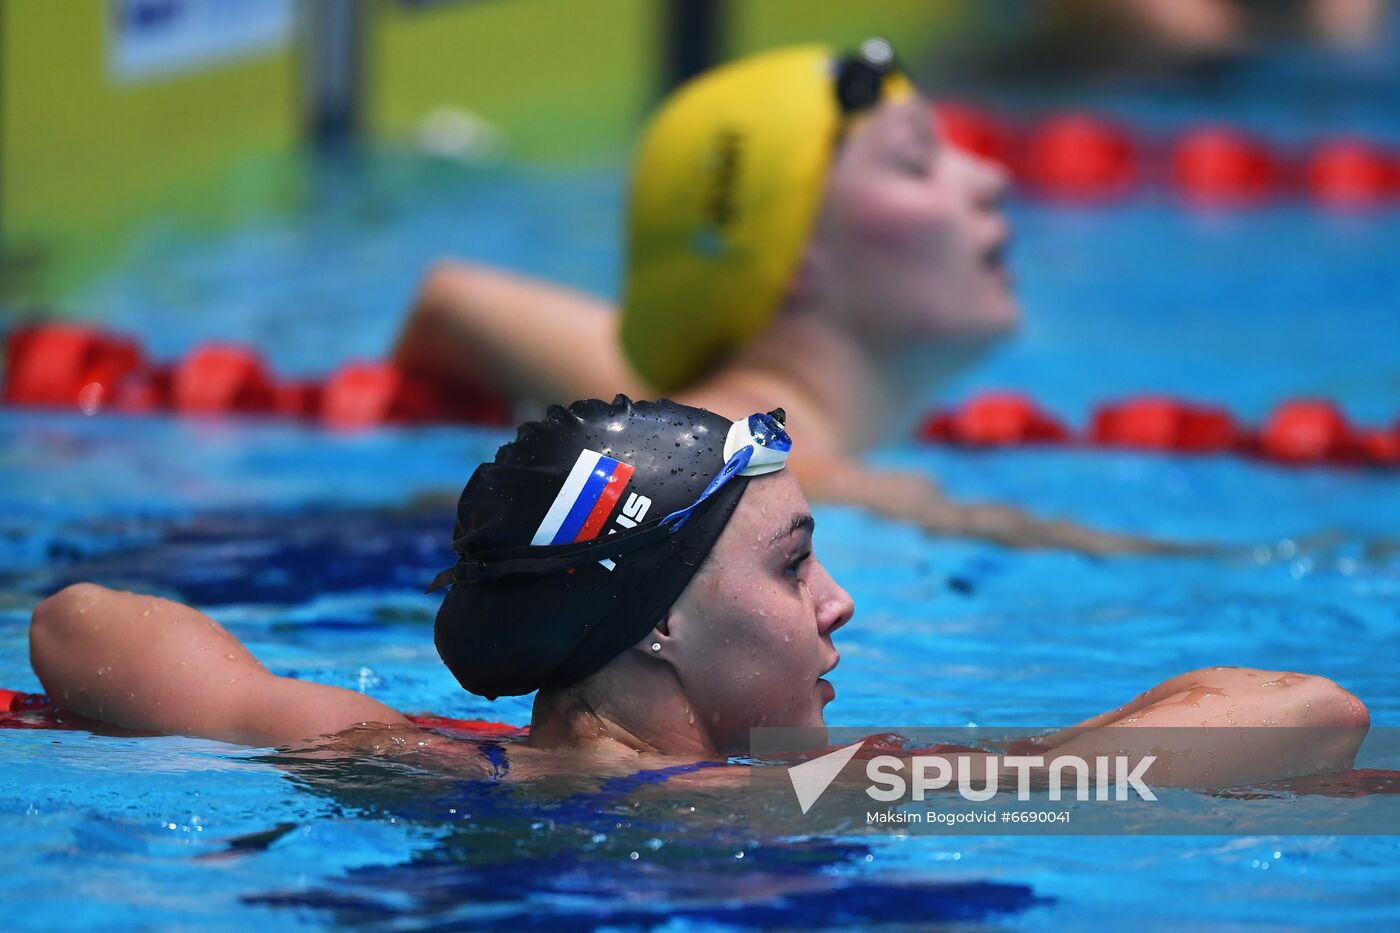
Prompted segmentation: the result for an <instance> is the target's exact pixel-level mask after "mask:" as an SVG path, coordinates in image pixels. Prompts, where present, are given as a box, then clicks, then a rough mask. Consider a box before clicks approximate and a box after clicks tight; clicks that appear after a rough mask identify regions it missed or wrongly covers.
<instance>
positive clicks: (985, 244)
mask: <svg viewBox="0 0 1400 933" xmlns="http://www.w3.org/2000/svg"><path fill="white" fill-rule="evenodd" d="M1006 188H1007V179H1006V177H1005V175H1004V173H1003V172H1002V171H1001V169H999V168H998V167H996V166H994V165H993V164H991V163H989V162H986V161H983V160H981V159H978V158H977V157H975V156H973V155H970V154H968V153H965V152H962V151H960V150H957V149H954V148H952V147H951V146H948V145H946V144H945V143H944V142H943V141H942V140H941V139H940V138H939V137H938V134H937V131H936V129H935V127H934V126H933V124H932V121H931V120H930V118H929V108H928V104H927V101H925V100H923V99H922V98H920V97H919V96H918V94H917V93H916V91H915V90H914V88H913V87H912V85H911V84H910V83H909V81H908V79H907V78H906V77H905V75H904V74H903V72H901V71H900V70H899V68H898V67H897V65H896V63H895V59H894V55H893V52H892V50H891V49H890V46H889V45H888V43H886V42H884V41H883V40H879V39H873V40H870V41H868V42H866V43H865V44H864V45H863V46H862V47H861V48H860V50H859V51H858V52H857V53H856V54H853V55H849V56H844V57H843V56H839V55H836V54H835V53H833V52H832V51H831V50H829V49H827V48H824V47H821V46H799V47H793V48H785V49H780V50H777V51H772V52H767V53H764V54H760V55H755V56H753V57H750V58H746V59H743V60H740V61H738V62H735V63H732V64H729V65H726V66H723V67H720V68H716V69H714V70H713V71H710V72H709V73H707V74H705V75H702V76H701V77H700V78H698V79H696V80H694V81H692V82H691V83H689V84H688V85H686V86H684V87H682V88H681V89H680V90H679V91H677V92H676V93H675V94H673V95H672V96H671V97H670V99H669V100H667V101H666V102H665V103H664V104H663V105H662V107H661V109H660V110H659V111H658V112H657V114H656V115H655V116H654V117H653V118H652V121H651V123H650V125H649V126H648V128H647V130H646V132H645V134H644V136H643V138H642V141H641V144H640V147H639V149H638V152H637V157H636V162H635V165H634V169H633V174H632V192H631V202H630V208H629V212H628V230H627V234H628V235H627V266H626V277H625V283H624V294H623V308H622V312H621V313H620V314H618V313H617V312H615V311H614V309H613V308H612V307H611V306H610V305H608V304H607V303H606V302H603V301H600V300H598V299H596V298H592V297H590V296H587V295H583V294H580V293H578V292H574V291H570V290H566V289H563V288H559V287H556V286H553V285H549V284H545V283H541V282H535V281H530V280H526V279H521V278H518V277H515V276H512V275H509V274H506V273H503V272H499V271H496V270H491V269H486V268H481V267H475V266H469V265H465V264H462V263H456V262H451V263H445V264H442V265H440V266H438V267H437V268H436V269H434V270H433V271H432V272H431V274H430V275H429V276H428V278H427V280H426V282H425V283H424V285H423V288H422V291H421V294H420V295H419V296H418V300H417V304H416V306H415V308H414V310H413V313H412V316H411V319H410V320H409V322H408V324H407V326H406V328H405V330H404V333H403V335H402V338H401V341H400V343H399V346H398V349H397V353H396V359H397V362H398V363H399V365H401V366H403V367H404V368H406V369H408V370H411V371H413V372H416V373H418V374H420V375H423V376H426V377H428V378H431V379H434V380H436V381H439V382H442V383H445V384H447V385H452V384H454V383H459V382H461V381H462V380H463V378H464V374H466V376H467V377H471V378H475V379H478V380H482V381H484V382H485V383H486V384H487V385H488V386H489V387H491V388H492V389H494V390H496V391H498V392H501V393H504V394H505V395H507V396H508V397H510V398H511V399H513V400H527V401H536V402H551V401H557V400H560V399H567V398H576V397H580V396H602V397H608V396H611V395H612V394H614V393H616V392H625V393H627V394H629V395H632V396H634V397H648V396H652V395H657V394H663V393H664V394H668V395H670V396H672V397H674V398H676V399H677V400H680V401H683V402H686V403H688V404H692V405H697V406H701V407H705V408H709V409H712V410H715V411H719V412H724V413H734V412H744V411H754V410H762V409H767V408H771V407H773V406H774V405H775V404H778V402H777V401H775V400H777V399H781V400H783V404H784V405H786V406H787V408H788V410H789V411H791V412H792V413H793V418H794V423H795V424H798V425H801V426H802V427H801V429H800V430H801V435H802V436H801V437H800V438H798V439H799V440H800V441H801V442H802V443H801V449H802V450H803V454H802V455H801V456H799V457H798V458H796V459H795V460H794V462H793V467H794V470H795V472H796V474H797V475H798V477H799V479H800V480H801V482H802V484H803V487H804V488H805V489H806V490H807V491H808V492H809V493H810V494H811V495H812V496H813V497H814V498H817V499H821V500H825V501H829V502H839V503H846V504H852V505H858V506H862V507H865V508H868V509H871V510H872V511H875V512H877V513H879V514H882V515H885V516H888V517H891V518H897V519H901V520H912V521H914V522H917V523H918V524H920V525H922V526H923V527H926V528H929V529H931V530H935V531H940V532H945V533H952V534H962V535H973V536H978V537H985V538H989V539H992V540H996V541H999V542H1002V543H1006V544H1010V545H1014V546H1024V547H1071V548H1078V549H1082V550H1085V551H1091V552H1098V553H1107V552H1117V551H1124V550H1133V549H1150V548H1152V547H1154V545H1152V544H1151V543H1150V542H1146V541H1143V540H1141V539H1134V538H1127V537H1121V536H1117V535H1111V534H1106V533H1102V532H1097V531H1093V530H1090V529H1088V528H1084V527H1082V526H1079V525H1075V524H1072V523H1069V522H1063V521H1045V520H1040V519H1037V518H1034V517H1032V516H1030V515H1027V514H1026V513H1024V512H1022V511H1020V510H1018V509H1014V508H1010V507H1006V506H1000V505H991V504H979V505H967V504H959V503H955V502H953V501H951V500H950V499H949V498H948V497H947V496H945V495H944V494H942V493H941V492H940V491H939V489H938V488H937V487H936V486H935V484H933V483H932V482H931V481H929V480H928V479H927V478H926V477H924V476H916V475H909V474H894V473H890V472H886V471H879V470H875V469H872V468H870V467H867V466H864V465H862V464H860V463H859V462H858V461H856V460H855V459H854V457H853V454H855V453H856V452H858V451H860V450H862V449H865V448H868V447H870V446H872V445H873V444H875V443H877V442H880V441H882V440H886V439H889V438H891V437H897V436H899V433H900V432H901V431H906V432H907V431H908V430H909V429H910V428H911V427H912V419H913V416H914V415H915V414H917V413H916V412H915V411H913V410H912V409H914V407H915V406H916V404H917V403H918V402H919V401H921V400H922V398H923V397H924V393H926V392H927V391H928V390H929V389H930V388H932V387H934V386H936V385H937V384H939V383H941V382H944V381H946V380H947V379H949V378H951V377H952V376H953V375H955V374H957V373H958V372H960V371H961V370H962V369H963V368H964V367H966V366H967V365H968V364H969V363H971V362H973V361H975V360H976V359H977V358H978V357H979V356H980V355H981V354H982V353H983V352H984V351H985V350H986V349H987V348H988V347H989V346H990V345H991V344H992V343H993V342H995V340H996V339H997V338H998V337H1000V336H1002V335H1004V334H1006V333H1007V332H1009V331H1010V330H1012V329H1013V328H1014V327H1015V325H1016V322H1017V317H1018V311H1017V306H1016V300H1015V297H1014V296H1013V294H1012V291H1011V279H1010V276H1009V274H1008V272H1007V269H1006V264H1005V251H1006V246H1007V243H1008V240H1009V238H1010V228H1009V226H1008V223H1007V220H1006V217H1005V216H1004V215H1003V213H1002V210H1001V202H1002V199H1003V196H1004V194H1005V192H1006Z"/></svg>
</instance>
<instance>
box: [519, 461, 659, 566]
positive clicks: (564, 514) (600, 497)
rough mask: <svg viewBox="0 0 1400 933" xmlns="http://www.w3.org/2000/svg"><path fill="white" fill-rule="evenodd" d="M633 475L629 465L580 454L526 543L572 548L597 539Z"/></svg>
mask: <svg viewBox="0 0 1400 933" xmlns="http://www.w3.org/2000/svg"><path fill="white" fill-rule="evenodd" d="M633 472H634V471H633V467H632V466H631V464H627V463H623V462H622V461H621V460H614V459H613V458H612V457H608V456H605V455H603V454H601V453H599V452H598V451H596V450H585V451H583V452H582V453H580V454H579V455H578V459H577V460H575V461H574V467H573V469H572V470H570V471H569V475H568V478H566V479H565V480H564V485H563V486H562V487H561V488H560V490H559V494H558V495H557V496H555V497H554V503H553V504H552V505H551V506H550V507H549V511H548V512H546V513H545V516H544V520H543V521H541V522H540V527H539V528H538V529H536V531H535V537H534V538H533V539H531V541H530V543H531V544H533V545H544V544H572V543H574V542H577V541H591V540H592V539H594V538H596V537H598V533H599V532H601V531H602V530H603V525H604V524H605V523H606V522H607V520H608V516H609V515H611V514H612V510H613V508H614V506H616V505H617V500H618V498H619V497H620V496H621V495H622V491H623V490H624V489H626V488H627V481H628V480H630V479H631V478H632V473H633Z"/></svg>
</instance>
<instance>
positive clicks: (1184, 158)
mask: <svg viewBox="0 0 1400 933" xmlns="http://www.w3.org/2000/svg"><path fill="white" fill-rule="evenodd" d="M1171 177H1172V181H1173V183H1175V185H1176V187H1177V188H1178V189H1180V190H1181V192H1182V193H1183V194H1185V195H1186V196H1187V197H1188V198H1190V199H1192V200H1193V201H1196V202H1198V203H1203V204H1210V205H1231V204H1246V203H1256V202H1259V201H1263V200H1266V199H1267V198H1269V197H1270V196H1271V195H1273V194H1275V192H1276V190H1277V188H1278V185H1279V165H1278V162H1277V160H1275V159H1274V157H1273V155H1272V154H1271V153H1270V152H1269V150H1268V147H1266V146H1265V145H1264V144H1263V143H1262V142H1260V141H1259V140H1257V139H1254V138H1253V137H1250V136H1247V135H1245V134H1243V133H1239V132H1236V131H1235V130H1232V129H1230V128H1229V127H1223V126H1205V127H1200V128H1198V129H1194V130H1189V131H1187V132H1186V133H1185V134H1183V135H1182V136H1181V138H1180V139H1178V140H1177V142H1176V145H1175V146H1174V147H1173V148H1172V153H1171Z"/></svg>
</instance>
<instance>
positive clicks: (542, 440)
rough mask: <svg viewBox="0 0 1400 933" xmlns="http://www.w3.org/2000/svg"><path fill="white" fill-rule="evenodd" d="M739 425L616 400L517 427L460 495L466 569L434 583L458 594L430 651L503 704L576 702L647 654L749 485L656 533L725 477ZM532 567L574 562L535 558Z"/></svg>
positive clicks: (738, 485)
mask: <svg viewBox="0 0 1400 933" xmlns="http://www.w3.org/2000/svg"><path fill="white" fill-rule="evenodd" d="M730 424H731V422H730V421H729V420H728V419H726V418H722V417H720V416H719V415H716V414H714V413H712V412H708V411H705V410H704V409H701V408H691V407H689V406H686V405H679V404H677V403H675V402H671V401H659V402H635V403H634V402H632V401H631V400H630V399H628V398H627V397H626V396H623V395H619V396H618V397H617V398H615V399H614V400H613V401H612V403H611V404H609V403H607V402H603V401H600V400H598V399H588V400H585V401H580V402H575V403H574V404H573V405H570V406H569V407H568V408H563V407H561V406H558V405H555V406H551V407H550V409H549V411H548V412H546V413H545V417H544V419H543V420H541V421H532V422H527V423H526V424H523V425H521V426H520V429H519V430H518V431H517V433H516V437H515V440H514V441H512V442H511V443H509V444H506V445H505V446H503V447H501V449H500V450H498V451H497V452H496V459H495V460H494V461H493V462H491V463H483V464H482V465H481V466H479V467H477V469H476V472H475V473H473V474H472V477H471V480H470V481H468V483H467V485H466V488H465V489H463V490H462V496H461V499H460V500H458V503H457V526H456V529H455V532H454V536H453V543H452V549H453V550H454V551H456V552H457V555H458V563H457V565H456V566H455V567H453V568H451V569H450V570H449V571H444V573H443V574H441V575H439V580H438V581H435V585H436V584H437V583H439V582H452V583H454V584H455V585H454V586H453V587H452V589H451V590H450V591H449V592H448V594H447V597H446V598H445V599H444V600H443V603H442V607H441V609H439V610H438V615H437V626H436V642H437V649H438V654H439V655H441V656H442V660H443V662H444V663H445V664H446V665H447V667H448V669H449V670H451V671H452V673H453V674H454V675H455V676H456V678H457V681H458V683H460V684H461V685H462V686H463V687H465V688H466V689H467V690H469V691H471V692H472V693H476V694H480V695H482V696H484V697H487V698H488V699H493V700H494V699H495V698H496V697H498V696H514V695H519V694H524V693H530V692H531V691H534V690H538V689H540V688H541V687H560V686H568V685H569V684H572V683H576V682H577V681H579V680H582V679H583V678H585V677H587V676H588V675H589V674H592V673H593V672H594V671H596V670H598V669H599V668H601V667H603V666H604V665H605V664H607V663H608V662H609V661H611V660H612V659H613V658H615V657H617V656H618V655H619V654H621V653H622V652H623V651H625V650H626V649H627V648H628V647H630V646H632V645H634V644H636V643H637V642H638V641H639V640H640V639H641V638H643V637H644V636H645V635H646V633H647V632H649V631H650V630H651V629H652V628H653V627H654V626H655V625H656V623H657V622H658V621H659V620H660V619H661V618H662V616H664V615H665V613H666V610H668V609H670V608H671V606H672V604H673V603H675V601H676V600H677V599H678V598H679V597H680V595H681V592H682V591H683V590H684V589H685V587H686V584H688V583H689V582H690V580H691V578H692V577H693V576H694V575H695V572H696V571H697V570H698V569H699V567H700V565H701V563H703V561H704V559H705V556H706V555H707V554H709V552H710V549H711V548H712V547H713V546H714V543H715V541H716V540H717V539H718V538H719V535H720V532H721V531H723V530H724V526H725V524H726V523H727V522H728V521H729V517H730V516H731V515H732V514H733V513H734V509H735V507H737V506H738V504H739V498H740V496H742V495H743V491H744V489H745V487H746V486H747V485H748V477H747V476H735V477H734V478H733V479H732V480H730V481H728V482H727V483H725V484H724V486H723V487H722V488H720V489H719V490H718V491H717V492H715V493H714V494H713V495H712V496H711V497H710V498H709V499H707V500H706V501H705V502H704V503H703V504H702V505H701V506H700V507H699V508H697V509H696V511H695V513H694V514H693V515H692V516H691V517H690V518H689V519H687V520H686V522H685V524H684V525H683V526H682V527H681V528H680V530H679V531H676V532H675V533H670V532H668V531H667V530H666V529H665V528H658V527H656V521H655V520H656V519H657V518H659V517H661V516H664V515H667V514H669V513H671V512H675V511H677V510H680V509H684V508H685V507H687V506H690V505H692V504H693V503H694V502H695V501H696V499H697V498H698V497H699V496H700V494H701V492H702V491H704V490H705V488H706V486H707V485H708V484H709V482H710V481H711V480H712V479H713V478H714V477H715V476H716V474H718V473H719V471H720V469H721V468H722V467H723V466H724V464H725V456H724V446H725V436H726V433H727V432H728V431H729V429H730ZM634 528H635V529H636V530H633V529H634ZM576 541H577V542H579V543H578V544H573V543H572V542H576ZM531 545H534V546H533V547H532V546H531ZM550 545H554V546H550ZM538 553H546V554H551V555H559V554H562V555H564V556H563V557H551V558H547V559H533V558H532V557H529V556H525V555H533V554H538ZM570 555H572V556H570ZM503 568H506V569H505V570H503Z"/></svg>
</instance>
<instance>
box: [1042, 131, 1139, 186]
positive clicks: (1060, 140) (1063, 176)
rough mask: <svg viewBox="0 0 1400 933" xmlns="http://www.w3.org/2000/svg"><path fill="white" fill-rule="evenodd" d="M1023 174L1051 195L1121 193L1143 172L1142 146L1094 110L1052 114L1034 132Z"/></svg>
mask: <svg viewBox="0 0 1400 933" xmlns="http://www.w3.org/2000/svg"><path fill="white" fill-rule="evenodd" d="M1021 169H1022V176H1023V179H1024V180H1025V181H1026V182H1027V184H1029V185H1030V186H1031V187H1032V188H1033V189H1034V190H1035V191H1037V192H1039V193H1041V194H1044V195H1047V196H1050V197H1066V198H1074V199H1079V200H1092V201H1101V200H1107V199H1111V198H1116V197H1121V196H1122V195H1124V194H1127V193H1128V191H1129V190H1130V189H1131V188H1132V187H1133V185H1134V184H1135V183H1136V182H1137V180H1138V177H1139V168H1138V154H1137V147H1136V145H1135V144H1134V143H1133V140H1132V137H1131V136H1129V135H1128V133H1127V131H1126V130H1124V129H1123V128H1122V127H1120V126H1118V125H1116V124H1114V123H1110V122H1108V121H1107V120H1103V119H1100V118H1099V117H1095V116H1091V115H1089V114H1081V113H1074V114H1066V115H1064V116H1058V117H1052V118H1050V119H1049V120H1047V121H1045V122H1044V123H1043V124H1041V125H1040V126H1039V127H1038V128H1036V130H1035V131H1034V132H1033V133H1032V134H1031V136H1030V138H1029V140H1028V141H1027V143H1026V152H1025V158H1024V161H1023V162H1022V163H1021Z"/></svg>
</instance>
